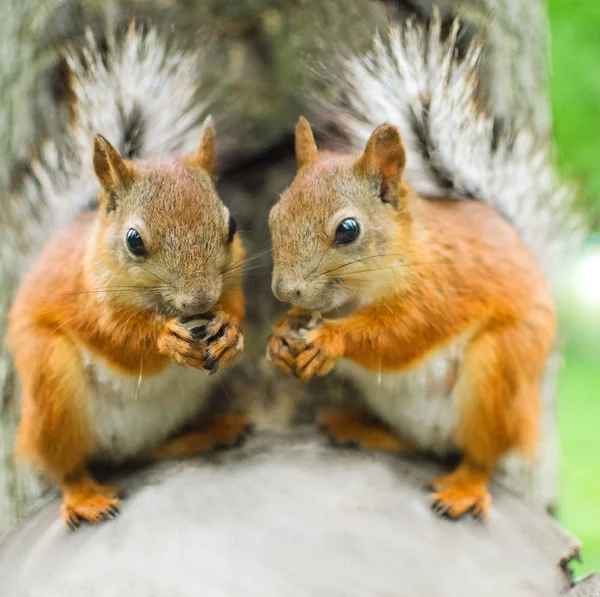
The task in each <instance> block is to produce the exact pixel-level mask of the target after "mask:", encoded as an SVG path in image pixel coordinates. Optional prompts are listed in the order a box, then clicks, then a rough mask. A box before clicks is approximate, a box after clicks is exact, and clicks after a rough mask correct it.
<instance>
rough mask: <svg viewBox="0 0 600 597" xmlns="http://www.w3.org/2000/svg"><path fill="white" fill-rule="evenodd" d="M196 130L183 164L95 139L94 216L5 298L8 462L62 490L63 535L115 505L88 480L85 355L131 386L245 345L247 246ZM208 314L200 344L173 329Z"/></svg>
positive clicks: (78, 223)
mask: <svg viewBox="0 0 600 597" xmlns="http://www.w3.org/2000/svg"><path fill="white" fill-rule="evenodd" d="M203 131H204V132H203V135H204V136H203V140H202V142H201V145H200V148H199V150H198V152H197V154H196V155H195V156H193V157H192V158H184V159H182V160H178V159H175V158H172V159H167V160H157V161H155V162H135V161H126V160H122V158H121V157H120V156H119V154H118V153H117V152H116V150H115V149H114V148H112V146H111V145H110V144H109V143H108V142H107V141H106V140H105V139H103V138H101V137H98V138H96V140H95V143H94V168H95V170H96V174H97V176H98V179H99V181H100V183H101V191H100V194H99V198H100V209H99V211H97V212H87V213H83V214H81V215H80V216H79V217H77V218H76V219H75V220H74V221H73V222H72V223H71V224H70V225H69V226H67V227H66V228H65V229H64V230H63V231H61V232H60V233H58V234H57V235H55V236H54V238H53V239H52V240H51V241H50V242H49V243H48V244H47V246H46V247H45V249H44V251H43V253H42V255H41V256H40V258H39V259H38V261H37V262H36V264H35V265H34V267H33V269H32V271H31V272H30V274H29V276H28V277H27V279H26V280H25V282H24V283H23V285H22V287H21V288H20V290H19V292H18V294H17V297H16V298H15V301H14V304H13V308H12V310H11V313H10V322H9V343H10V346H11V348H12V350H13V353H14V357H15V363H16V368H17V371H18V373H19V376H20V378H21V381H22V385H23V400H22V403H23V406H22V417H21V423H20V427H19V434H18V439H17V454H18V457H19V458H20V459H21V460H22V461H25V462H28V463H29V464H31V465H33V466H35V467H36V468H37V469H38V470H40V471H41V472H43V473H44V474H46V475H47V476H48V477H49V478H50V479H52V480H53V481H54V482H56V483H60V484H61V485H62V487H63V494H64V504H63V509H62V515H63V518H64V520H65V521H66V522H67V523H68V524H69V525H71V526H74V525H76V523H77V522H78V521H80V520H88V521H90V522H98V521H99V520H102V519H103V518H105V517H107V516H110V515H111V514H114V513H115V512H116V508H117V505H118V500H117V498H116V497H115V496H114V495H105V494H106V491H105V489H102V488H101V487H100V486H98V485H96V484H95V483H94V481H93V479H92V478H91V477H90V475H89V473H88V471H87V467H88V463H89V461H90V460H91V459H92V458H93V457H94V456H95V455H96V452H97V449H98V447H97V446H96V445H95V440H94V433H93V425H94V420H93V419H91V418H90V417H89V412H90V408H89V406H90V405H89V398H88V389H89V385H88V384H89V383H90V382H89V380H88V374H87V372H86V368H85V363H84V361H83V356H82V355H83V353H84V352H86V353H89V354H91V355H95V357H98V358H100V359H101V360H102V361H103V362H104V363H105V365H106V366H107V367H108V369H109V370H112V371H115V372H118V374H120V375H123V376H131V377H134V378H136V379H137V378H138V376H139V377H140V381H141V377H142V374H143V376H146V377H147V376H152V375H156V374H159V373H160V372H161V371H163V370H164V369H165V368H166V367H167V365H169V364H171V363H179V364H181V365H185V366H192V367H195V368H198V369H202V368H203V367H204V368H207V363H209V364H210V365H211V370H216V368H218V366H219V365H223V366H225V365H227V364H229V363H230V362H231V361H233V359H234V358H235V357H236V356H237V355H239V353H240V352H241V350H242V348H243V340H242V334H241V325H242V321H243V316H244V297H243V293H242V288H241V264H242V261H243V258H244V250H243V247H242V244H241V241H240V239H239V235H236V236H234V238H233V242H231V243H229V242H228V212H227V211H226V209H225V207H224V206H223V205H222V203H221V202H220V200H219V198H218V196H217V194H216V190H215V189H214V185H213V182H212V178H211V176H212V171H209V170H208V168H212V166H213V165H214V156H213V155H212V151H214V130H213V129H212V124H211V123H210V122H209V123H208V125H207V126H205V127H204V129H203ZM129 226H132V227H133V226H135V227H137V228H140V229H141V230H143V236H144V237H145V239H144V240H145V243H147V245H146V246H147V248H148V259H147V262H146V261H140V260H139V259H138V260H136V259H135V258H134V257H133V256H132V255H130V254H129V253H128V252H127V249H126V248H125V239H124V237H125V232H126V231H127V229H128V227H129ZM213 297H214V298H213ZM180 305H184V307H180ZM180 309H182V310H180ZM183 309H185V310H183ZM208 311H210V313H212V317H213V318H212V320H211V321H210V322H209V324H208V325H207V326H206V327H207V333H206V336H205V338H206V339H203V338H197V337H196V336H194V335H193V333H192V332H191V331H190V330H188V329H187V328H186V327H184V325H183V323H182V322H180V320H179V317H180V316H183V315H186V316H193V315H202V314H205V313H206V312H208ZM213 340H214V341H213Z"/></svg>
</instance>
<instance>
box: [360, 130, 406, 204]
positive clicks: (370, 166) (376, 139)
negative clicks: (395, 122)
mask: <svg viewBox="0 0 600 597" xmlns="http://www.w3.org/2000/svg"><path fill="white" fill-rule="evenodd" d="M405 166H406V151H405V149H404V143H403V142H402V137H401V136H400V131H399V130H398V129H397V128H396V127H395V126H392V125H391V124H384V125H381V126H379V127H377V128H376V129H375V131H373V134H372V135H371V137H370V138H369V140H368V141H367V146H366V147H365V151H364V153H363V154H362V155H361V156H360V157H359V158H358V161H357V162H356V164H355V166H354V168H355V172H356V173H357V174H358V175H362V176H367V175H369V174H376V175H377V176H379V178H380V179H381V192H380V194H381V199H382V200H383V201H385V202H387V203H393V204H396V203H397V201H398V191H399V184H400V181H401V180H402V174H403V173H404V167H405Z"/></svg>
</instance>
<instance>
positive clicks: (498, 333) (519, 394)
mask: <svg viewBox="0 0 600 597" xmlns="http://www.w3.org/2000/svg"><path fill="white" fill-rule="evenodd" d="M540 336H542V338H543V334H539V335H537V334H536V330H535V328H534V327H533V326H531V325H530V324H529V323H528V322H517V323H516V324H513V325H511V326H495V327H491V328H489V329H487V330H484V331H483V332H481V333H480V334H478V335H477V336H476V337H474V338H473V339H472V341H471V342H470V344H469V346H468V347H467V350H466V353H465V359H464V362H463V365H462V368H461V372H460V376H459V380H458V383H457V386H456V390H455V391H457V392H458V397H459V404H460V408H459V421H458V427H457V443H458V445H459V446H460V448H461V449H462V451H463V455H464V457H463V460H462V462H461V463H460V464H459V466H458V467H457V468H456V470H455V471H454V472H453V473H451V474H450V475H448V476H446V477H440V478H436V479H433V480H432V481H431V485H432V487H433V488H434V490H435V492H434V493H433V494H432V496H431V497H432V502H433V507H434V509H435V510H436V511H437V512H439V513H440V514H444V515H447V516H450V517H452V518H458V517H460V516H463V515H464V514H466V513H467V512H472V513H473V515H474V516H476V517H482V518H485V517H486V516H487V515H488V513H489V510H490V505H491V496H490V493H489V491H488V484H489V481H490V479H491V476H492V473H493V471H494V468H495V467H496V464H497V462H498V460H499V459H500V457H502V456H503V455H504V454H506V453H507V452H508V451H510V450H519V451H521V452H523V453H525V454H528V455H532V454H533V452H534V450H535V447H536V443H537V437H538V429H537V426H538V421H539V416H540V414H539V383H540V379H541V374H542V368H543V365H544V362H545V359H546V356H547V351H548V350H549V347H550V342H547V343H545V342H543V341H541V340H540Z"/></svg>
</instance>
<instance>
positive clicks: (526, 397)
mask: <svg viewBox="0 0 600 597" xmlns="http://www.w3.org/2000/svg"><path fill="white" fill-rule="evenodd" d="M390 38H391V45H390V46H389V47H388V46H386V45H385V44H380V45H379V46H377V47H376V49H375V50H374V52H373V53H372V54H371V55H368V56H367V57H366V58H364V57H359V58H354V59H350V60H349V62H348V63H347V64H346V75H345V76H343V77H342V81H343V82H345V83H347V85H346V86H345V89H346V92H347V100H348V103H347V105H348V106H349V107H348V108H338V107H337V106H330V108H331V111H332V112H333V113H334V115H335V116H334V118H336V119H337V122H338V123H339V124H341V125H342V127H343V128H345V129H346V131H347V132H348V133H349V135H350V138H351V139H352V141H353V142H354V143H355V144H356V145H358V144H359V143H361V142H364V141H363V140H362V139H363V137H364V132H365V130H366V129H367V128H368V127H369V126H371V127H372V128H371V129H370V130H371V131H373V129H374V132H372V134H370V137H369V138H368V140H367V141H366V145H363V147H364V151H362V153H361V154H360V155H358V156H356V155H346V154H344V153H341V152H340V153H337V152H320V151H318V149H317V145H316V143H315V139H314V135H313V133H312V130H311V127H310V125H309V123H308V121H307V120H306V119H304V118H300V120H299V122H298V125H297V128H296V158H297V166H298V172H297V175H296V177H295V178H294V180H293V182H292V183H291V185H290V186H289V188H288V189H287V190H285V191H284V192H283V194H282V196H281V198H280V200H279V202H278V203H277V204H275V205H274V206H273V208H272V210H271V213H270V215H269V227H270V230H271V236H272V246H273V277H272V290H273V293H274V295H275V296H276V298H278V299H279V300H280V301H283V302H287V303H291V304H292V309H291V310H290V311H289V313H288V314H287V315H286V316H284V318H283V319H282V320H281V321H280V322H279V323H278V324H276V325H275V326H274V328H273V330H272V333H271V337H270V339H269V342H268V346H267V359H268V360H269V361H270V362H272V363H274V364H276V365H278V366H280V367H281V368H282V369H283V370H285V371H288V372H291V373H293V374H294V375H296V376H297V377H299V378H301V379H305V380H307V379H310V378H311V377H313V376H323V375H327V374H328V373H329V372H330V371H332V369H334V367H335V369H336V371H338V372H339V373H341V374H343V375H346V376H348V377H349V378H350V379H351V380H352V381H354V382H355V384H356V386H357V387H358V388H359V389H360V390H361V391H362V392H363V395H364V399H365V401H366V403H367V405H368V406H369V408H370V410H371V412H372V413H373V414H374V415H376V417H372V416H370V415H366V414H363V413H359V412H355V411H349V410H344V409H343V408H339V409H337V410H328V411H321V412H320V413H318V415H317V416H318V422H319V423H320V425H321V426H322V427H324V428H325V430H326V432H327V433H328V434H329V436H330V437H331V439H332V440H333V441H334V442H335V443H338V444H341V445H345V444H354V445H358V446H359V447H363V448H367V449H376V450H384V451H389V452H394V453H403V452H410V451H414V450H417V449H420V450H423V451H429V452H432V453H434V454H437V455H441V456H443V455H450V454H453V453H459V454H460V455H461V460H460V462H459V464H458V466H457V467H456V468H455V470H454V471H453V472H451V473H450V474H449V475H447V476H442V477H439V478H435V479H432V481H431V488H432V490H433V493H432V495H431V500H432V506H433V507H434V509H435V510H436V511H437V512H438V513H440V514H443V515H446V516H449V517H452V518H459V517H461V516H463V515H465V514H467V513H469V512H470V513H472V514H473V515H474V516H475V517H481V518H484V517H486V516H488V514H489V512H490V505H491V496H490V492H489V487H488V486H489V482H490V479H491V477H492V474H493V473H494V471H495V469H496V468H497V465H498V464H499V462H500V461H502V460H504V459H505V457H507V456H509V455H513V454H517V455H521V456H525V459H526V461H532V460H533V459H535V456H536V452H537V450H538V446H539V422H540V416H541V413H540V391H541V380H542V376H543V373H544V367H545V364H546V362H547V359H548V357H549V355H550V354H551V351H552V349H553V346H554V342H555V337H556V314H555V307H554V304H553V299H552V294H551V290H550V286H549V283H548V281H547V277H549V276H547V275H545V272H544V271H543V269H542V265H544V266H546V268H547V269H554V270H555V271H556V269H557V267H558V266H557V264H556V255H557V254H558V255H560V253H561V251H562V250H563V249H565V248H567V247H569V246H571V245H570V244H569V243H572V238H573V235H571V232H572V231H573V230H576V229H577V222H576V221H575V220H573V218H572V217H571V216H570V212H569V209H570V207H571V203H572V200H573V196H572V194H571V193H570V192H568V191H567V190H565V189H564V188H563V187H562V186H561V185H560V184H559V183H558V182H557V181H556V176H555V175H554V173H553V169H552V165H551V164H552V163H551V159H550V155H549V149H548V148H544V146H543V145H541V146H540V145H539V144H537V142H534V141H535V140H534V139H533V137H532V134H531V133H530V132H529V131H527V130H526V129H523V130H522V131H520V132H517V133H511V135H505V136H504V135H499V136H498V137H497V138H495V137H494V135H493V132H494V128H495V127H494V123H493V121H492V118H491V117H490V116H489V115H488V114H487V113H485V112H483V111H482V110H481V109H480V108H479V106H478V104H477V99H476V84H477V83H476V82H477V71H476V63H477V61H476V59H475V58H474V56H475V53H476V52H477V51H478V48H476V47H471V49H470V50H469V52H467V56H466V58H464V59H463V60H460V59H459V58H458V57H456V56H457V54H456V52H455V51H454V46H455V44H456V39H457V26H456V25H455V26H454V27H453V28H452V31H451V33H450V37H449V39H445V38H444V36H442V32H441V25H440V22H439V19H438V22H437V23H434V24H433V26H432V30H431V31H425V30H419V29H412V30H410V32H409V34H404V33H403V31H401V30H400V29H399V28H392V30H391V35H390ZM409 58H410V59H409ZM459 88H460V89H462V94H461V95H460V97H459V96H458V95H457V94H456V93H453V92H455V91H456V90H457V89H459ZM382 122H384V123H385V122H388V123H394V124H398V125H400V128H401V129H402V131H403V133H404V135H405V138H406V139H407V143H408V146H407V147H408V149H407V147H406V146H405V144H404V141H403V138H402V136H401V132H400V128H398V127H397V126H394V125H393V124H381V123H382ZM375 124H379V125H380V126H377V128H375ZM454 127H456V128H454ZM461 157H462V159H463V160H464V161H462V162H461V161H460V159H461ZM518 175H523V176H522V179H521V180H518V179H515V176H518ZM536 211H537V212H538V213H536ZM532 212H533V213H532ZM575 236H576V235H575ZM536 243H537V244H536ZM552 261H554V263H552ZM541 264H542V265H541Z"/></svg>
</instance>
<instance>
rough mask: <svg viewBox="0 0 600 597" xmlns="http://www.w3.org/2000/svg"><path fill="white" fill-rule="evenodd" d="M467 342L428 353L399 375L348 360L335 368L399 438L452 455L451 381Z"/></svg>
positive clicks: (454, 407)
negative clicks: (364, 366)
mask: <svg viewBox="0 0 600 597" xmlns="http://www.w3.org/2000/svg"><path fill="white" fill-rule="evenodd" d="M465 345H466V340H460V341H457V342H456V343H454V344H451V345H449V346H447V347H445V348H444V349H443V350H441V351H438V352H436V353H435V354H433V355H432V356H431V357H430V358H429V359H428V360H427V361H425V363H423V364H421V365H419V366H418V367H417V368H415V369H411V370H409V371H405V372H402V373H377V372H373V371H368V370H367V369H364V368H363V367H361V366H360V365H357V364H355V363H353V362H351V361H348V360H342V361H340V362H339V363H338V365H337V369H338V371H339V372H340V373H342V374H343V375H346V376H347V377H349V378H350V379H351V380H352V381H353V382H354V383H355V384H356V385H357V386H358V387H359V389H360V390H361V392H362V394H363V397H364V399H365V401H366V402H367V404H368V406H369V407H370V408H371V409H372V410H373V411H374V413H375V414H377V415H378V416H379V417H380V418H381V419H382V421H384V422H385V423H387V424H388V425H390V426H391V427H392V428H393V429H394V430H395V431H397V432H398V434H399V435H401V436H403V437H406V438H411V439H413V440H415V441H416V442H417V443H418V444H419V446H420V447H421V448H422V449H424V450H427V451H431V452H433V453H434V454H437V455H439V456H442V455H446V454H448V453H450V452H453V451H456V449H457V446H456V444H455V441H454V430H455V427H456V421H457V417H458V407H459V402H458V400H459V397H458V396H457V392H455V387H456V383H455V381H456V378H457V374H458V371H459V367H460V363H461V361H462V357H463V353H464V348H465Z"/></svg>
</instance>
